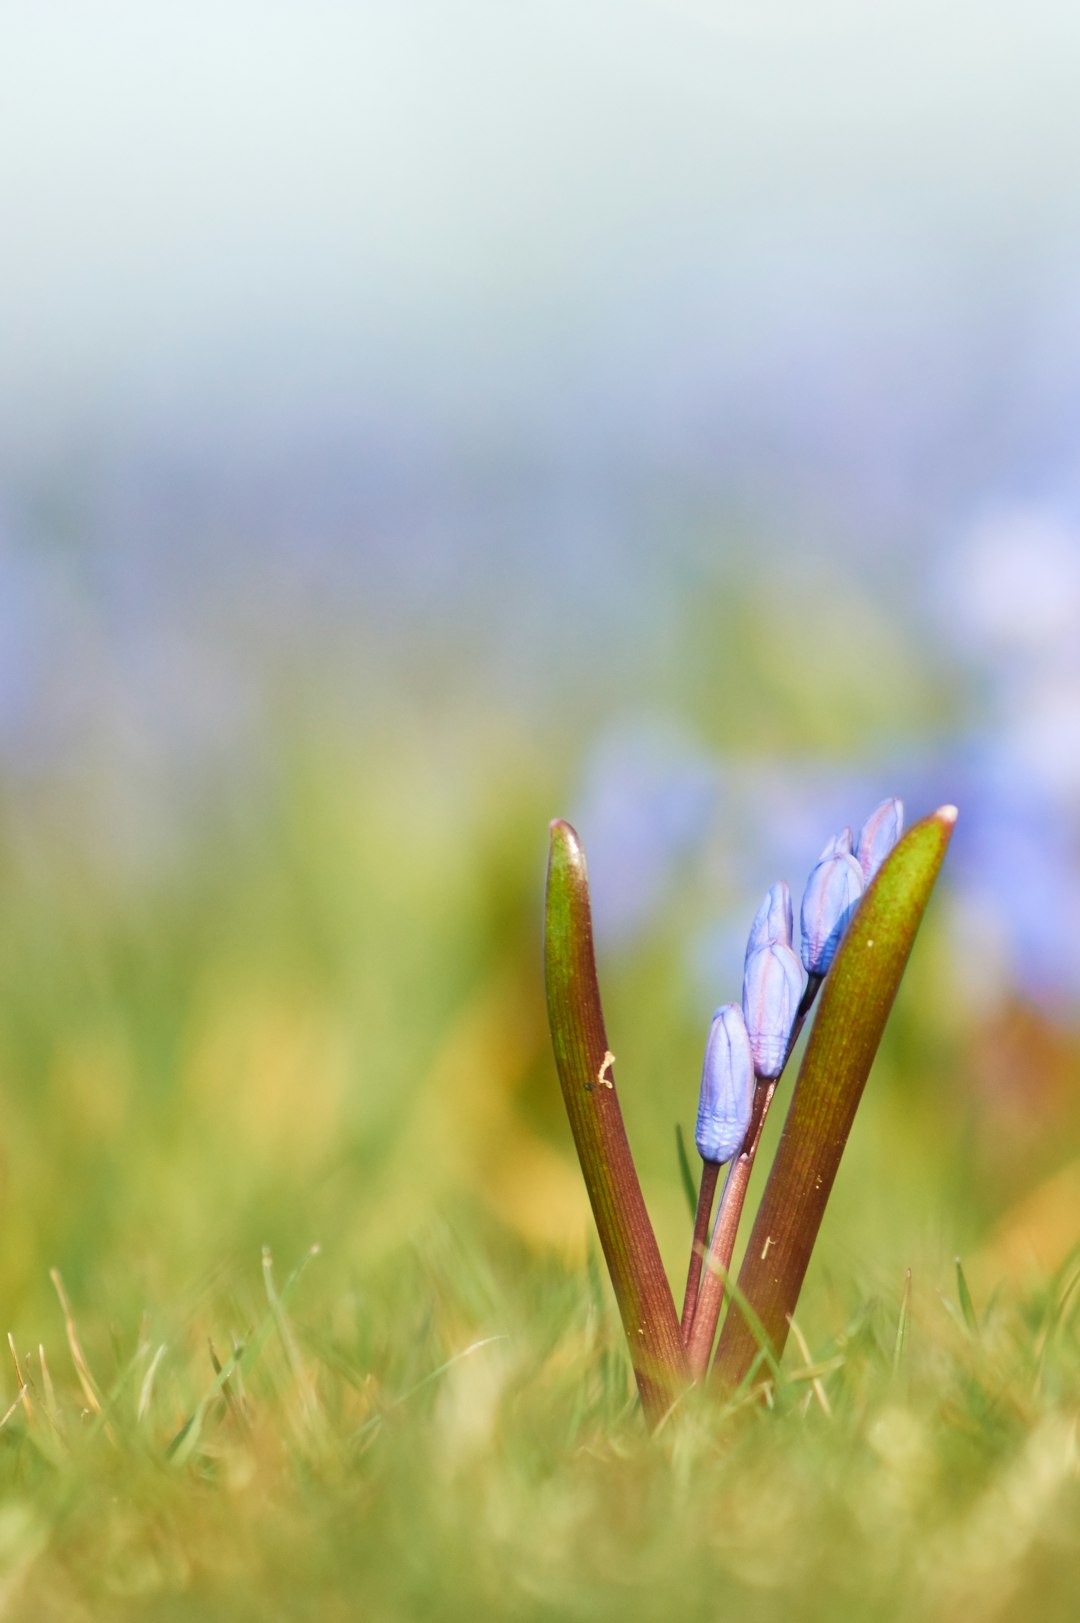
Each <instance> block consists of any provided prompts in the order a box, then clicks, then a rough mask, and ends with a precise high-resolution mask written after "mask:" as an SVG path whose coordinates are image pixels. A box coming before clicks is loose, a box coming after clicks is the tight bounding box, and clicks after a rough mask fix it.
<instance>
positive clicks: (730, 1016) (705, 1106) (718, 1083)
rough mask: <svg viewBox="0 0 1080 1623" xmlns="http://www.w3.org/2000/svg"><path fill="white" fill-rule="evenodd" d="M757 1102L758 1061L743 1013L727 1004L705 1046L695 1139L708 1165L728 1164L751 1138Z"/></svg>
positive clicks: (714, 1022)
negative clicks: (751, 1113)
mask: <svg viewBox="0 0 1080 1623" xmlns="http://www.w3.org/2000/svg"><path fill="white" fill-rule="evenodd" d="M753 1103H754V1058H753V1054H752V1052H751V1048H750V1037H749V1034H748V1032H747V1029H746V1021H745V1019H744V1018H743V1012H742V1010H741V1009H740V1007H739V1005H738V1004H737V1003H725V1004H724V1005H723V1006H722V1007H721V1008H719V1009H717V1011H716V1013H715V1014H714V1015H713V1017H712V1024H711V1025H710V1027H709V1035H708V1038H707V1039H706V1042H705V1060H704V1063H703V1065H702V1068H701V1093H700V1095H699V1097H698V1113H697V1131H696V1134H695V1141H696V1143H697V1147H698V1154H699V1155H700V1156H701V1158H702V1160H703V1161H715V1162H717V1163H718V1164H719V1165H721V1166H722V1165H723V1163H724V1162H725V1161H730V1160H731V1157H732V1156H733V1155H734V1154H735V1153H736V1151H737V1150H738V1149H739V1147H740V1145H741V1144H742V1141H743V1139H744V1138H745V1137H746V1129H747V1127H748V1126H749V1125H750V1112H751V1110H752V1108H753Z"/></svg>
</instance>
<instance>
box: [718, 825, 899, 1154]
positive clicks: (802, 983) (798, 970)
mask: <svg viewBox="0 0 1080 1623" xmlns="http://www.w3.org/2000/svg"><path fill="white" fill-rule="evenodd" d="M903 821H904V808H903V805H902V804H901V802H900V801H899V800H885V801H883V802H882V803H881V805H880V806H878V807H877V809H876V810H875V811H873V812H871V814H870V816H869V817H868V818H867V820H866V822H865V823H864V824H863V826H862V828H861V829H860V830H859V833H858V836H857V837H854V838H853V836H852V832H851V830H850V828H845V829H844V830H843V831H842V832H841V833H840V834H837V835H836V836H835V837H834V838H833V839H831V840H830V841H829V843H828V845H826V847H825V849H824V851H822V853H821V856H820V857H819V858H818V860H817V862H816V863H815V865H814V867H813V869H812V870H811V873H810V877H809V879H808V880H807V883H806V889H805V891H804V893H803V899H802V907H801V909H800V933H801V937H802V941H801V948H802V951H801V955H797V954H796V952H795V948H794V944H793V941H794V916H793V913H792V906H791V892H790V890H789V889H788V887H787V885H786V884H785V883H784V881H783V880H781V881H780V882H779V883H778V884H775V885H773V886H772V887H771V889H770V890H769V893H768V895H767V896H766V897H765V900H764V901H763V902H762V904H761V906H760V907H759V908H758V911H757V913H756V915H755V917H754V922H753V924H752V925H751V927H750V936H749V939H748V941H747V944H746V961H745V964H744V966H743V986H742V1004H741V1006H740V1005H739V1004H738V1003H725V1004H724V1005H723V1007H722V1008H719V1009H717V1011H716V1013H715V1014H714V1015H713V1019H712V1024H711V1026H710V1028H709V1036H708V1040H707V1041H706V1044H705V1062H704V1065H703V1067H702V1073H701V1094H700V1097H699V1102H698V1116H697V1132H696V1135H695V1137H696V1142H697V1148H698V1153H699V1154H700V1156H701V1158H702V1160H703V1161H707V1162H712V1163H714V1164H716V1165H723V1163H724V1162H725V1161H730V1160H731V1158H732V1156H734V1155H736V1154H737V1153H738V1151H739V1150H740V1149H741V1147H742V1144H743V1141H744V1139H745V1137H746V1133H747V1129H748V1127H749V1125H750V1118H751V1115H752V1112H753V1104H754V1090H755V1085H756V1080H758V1079H760V1080H763V1081H764V1080H768V1081H775V1079H776V1078H777V1077H779V1075H780V1073H781V1071H782V1070H783V1069H784V1066H785V1064H786V1063H787V1058H788V1055H789V1053H790V1052H791V1047H792V1044H793V1043H794V1040H795V1037H796V1036H797V1034H798V1031H797V1028H798V1025H799V1023H800V1022H801V1020H802V1019H803V1018H804V1017H805V1015H806V1013H807V1011H808V1009H809V1007H810V1004H811V1003H812V1002H813V999H814V995H815V993H816V992H817V989H818V987H819V986H820V984H821V981H822V979H823V977H824V976H825V974H826V973H827V971H828V968H829V965H830V964H831V963H832V961H833V958H834V956H835V954H836V949H837V947H838V946H839V945H840V941H841V939H842V937H843V935H844V931H845V930H846V929H847V926H848V923H849V922H850V920H851V917H852V914H853V913H854V911H855V909H856V907H857V906H858V904H859V900H860V898H861V896H862V894H863V891H864V890H865V889H866V887H867V885H868V884H869V883H870V881H871V880H872V879H873V877H874V875H875V874H876V873H877V870H878V869H879V868H880V866H881V864H882V862H883V861H884V860H885V858H886V856H887V855H888V853H889V852H890V851H891V850H892V848H893V846H894V845H895V844H896V842H897V840H898V839H899V838H900V834H901V831H902V829H903Z"/></svg>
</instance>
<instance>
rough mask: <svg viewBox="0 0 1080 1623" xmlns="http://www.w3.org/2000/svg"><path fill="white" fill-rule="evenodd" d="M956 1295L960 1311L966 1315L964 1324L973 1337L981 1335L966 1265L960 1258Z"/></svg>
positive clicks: (957, 1260) (957, 1261) (957, 1269)
mask: <svg viewBox="0 0 1080 1623" xmlns="http://www.w3.org/2000/svg"><path fill="white" fill-rule="evenodd" d="M956 1295H957V1299H958V1300H959V1303H960V1311H961V1313H962V1314H963V1315H964V1323H965V1324H966V1325H967V1327H968V1329H969V1330H970V1331H971V1333H972V1335H973V1336H977V1335H978V1333H979V1315H978V1314H977V1313H976V1311H975V1303H974V1302H973V1301H972V1300H971V1292H970V1291H969V1290H968V1282H967V1279H966V1277H965V1275H964V1265H963V1263H962V1262H961V1261H960V1258H959V1257H957V1259H956Z"/></svg>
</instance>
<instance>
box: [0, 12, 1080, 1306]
mask: <svg viewBox="0 0 1080 1623" xmlns="http://www.w3.org/2000/svg"><path fill="white" fill-rule="evenodd" d="M3 32H4V36H5V37H4V49H3V66H2V69H0V73H2V79H3V92H2V95H0V219H2V221H3V253H2V261H0V293H2V296H0V775H2V786H0V1086H2V1088H3V1112H2V1123H3V1126H2V1133H0V1138H2V1151H3V1161H4V1171H3V1176H4V1192H3V1197H2V1199H3V1209H4V1217H3V1223H4V1232H5V1245H4V1255H3V1260H2V1262H0V1284H2V1287H3V1292H4V1299H5V1301H6V1302H7V1303H8V1311H9V1316H10V1317H14V1318H19V1317H21V1318H22V1319H23V1320H24V1322H25V1323H26V1324H27V1326H30V1325H36V1324H37V1322H38V1315H39V1314H40V1313H41V1312H42V1311H44V1310H43V1308H42V1307H41V1305H40V1302H39V1298H40V1297H41V1295H42V1293H47V1292H48V1283H47V1277H46V1276H47V1270H48V1268H49V1266H50V1265H52V1264H54V1263H55V1264H59V1265H60V1266H61V1267H62V1269H63V1270H64V1273H65V1277H66V1278H67V1279H68V1281H69V1284H70V1285H71V1287H72V1288H73V1289H74V1290H76V1291H80V1290H81V1291H82V1292H84V1293H85V1292H88V1291H90V1290H91V1289H92V1290H93V1291H94V1292H95V1294H96V1295H97V1296H98V1298H99V1299H101V1300H103V1301H105V1302H108V1303H113V1302H115V1303H117V1304H123V1303H126V1302H128V1301H131V1302H137V1301H139V1300H142V1299H143V1298H146V1297H153V1296H154V1295H155V1293H157V1294H162V1295H167V1294H169V1293H174V1294H175V1292H176V1291H177V1290H188V1289H190V1290H191V1291H192V1292H193V1293H195V1294H197V1293H198V1291H199V1290H200V1289H201V1288H202V1287H203V1284H204V1283H205V1280H206V1279H207V1278H210V1277H216V1276H217V1274H218V1273H219V1272H220V1271H221V1270H225V1271H226V1272H227V1271H228V1270H229V1269H230V1268H233V1267H237V1268H242V1269H244V1270H249V1269H250V1270H251V1271H254V1270H255V1267H256V1261H257V1255H258V1246H259V1245H260V1244H262V1243H263V1242H265V1241H269V1242H271V1243H273V1244H275V1245H276V1246H277V1247H278V1248H279V1250H280V1252H281V1253H282V1255H284V1256H292V1255H295V1254H297V1253H298V1252H300V1251H302V1250H303V1249H305V1248H306V1247H307V1246H308V1245H309V1244H310V1243H312V1242H313V1241H319V1242H321V1243H322V1245H323V1248H324V1253H327V1254H333V1255H334V1256H336V1257H337V1259H338V1265H339V1266H341V1267H343V1268H348V1267H351V1266H354V1265H355V1266H357V1267H359V1266H361V1265H366V1260H370V1259H371V1258H374V1257H380V1256H387V1257H392V1256H393V1254H394V1249H395V1247H397V1246H399V1245H400V1244H401V1243H402V1241H405V1242H407V1243H410V1244H416V1245H423V1244H424V1243H425V1241H424V1235H425V1233H427V1232H429V1230H428V1228H426V1227H425V1225H430V1224H433V1223H441V1222H451V1223H457V1222H461V1223H465V1224H466V1225H472V1227H470V1228H469V1230H468V1232H470V1234H472V1235H474V1236H475V1235H477V1234H480V1235H483V1234H485V1233H486V1234H489V1235H490V1236H492V1237H493V1239H492V1243H503V1242H505V1243H508V1244H513V1245H515V1246H521V1247H524V1248H526V1249H527V1250H528V1251H530V1252H542V1251H545V1250H551V1249H554V1251H555V1252H556V1253H557V1254H558V1255H561V1256H564V1257H570V1258H576V1257H578V1256H580V1254H581V1252H582V1250H583V1248H584V1245H585V1240H586V1235H587V1233H588V1218H587V1211H586V1208H585V1205H584V1198H583V1195H582V1193H581V1191H580V1188H579V1182H578V1179H577V1174H576V1168H575V1166H574V1163H573V1159H572V1150H571V1146H570V1143H569V1137H568V1133H567V1131H566V1128H565V1125H564V1123H563V1121H562V1119H561V1108H560V1103H559V1099H558V1093H557V1087H556V1082H555V1076H554V1071H553V1067H552V1064H551V1061H550V1058H549V1055H548V1051H547V1046H546V1044H547V1039H546V1032H545V1026H544V1014H543V998H542V985H541V970H540V956H539V931H540V910H541V902H542V891H543V875H544V863H545V858H546V837H547V823H548V820H549V819H550V818H551V817H552V816H555V815H563V816H567V817H569V818H571V820H572V821H574V823H575V824H576V825H577V827H578V828H579V831H580V833H581V835H582V837H583V839H584V841H585V844H586V848H587V851H588V853H589V858H590V868H591V873H592V876H593V885H594V907H595V913H596V924H597V935H598V946H599V951H600V959H601V962H600V971H601V982H602V985H603V987H604V990H605V996H606V999H607V1004H608V1007H607V1014H608V1028H609V1034H610V1036H611V1039H612V1044H613V1047H614V1049H615V1052H616V1054H617V1056H618V1059H619V1068H618V1076H619V1081H620V1089H621V1093H622V1096H623V1099H624V1105H625V1109H626V1113H627V1116H628V1123H629V1127H630V1132H631V1137H632V1140H633V1142H634V1145H635V1149H636V1151H637V1153H638V1157H639V1160H640V1162H641V1166H642V1173H643V1178H644V1181H645V1184H646V1192H647V1195H648V1198H649V1200H650V1203H651V1204H652V1205H653V1206H654V1208H655V1211H656V1215H657V1221H658V1225H659V1228H660V1231H661V1236H662V1241H663V1244H664V1247H665V1251H666V1252H667V1254H668V1255H669V1257H670V1259H671V1263H672V1270H673V1273H678V1272H679V1271H680V1270H681V1268H682V1267H683V1255H684V1248H685V1245H686V1243H687V1238H688V1228H689V1225H688V1218H687V1214H686V1211H685V1206H684V1201H683V1195H682V1192H681V1190H680V1187H679V1180H678V1175H677V1171H676V1160H675V1150H674V1136H673V1129H674V1124H675V1123H676V1122H682V1123H683V1124H684V1125H686V1126H688V1127H689V1126H691V1125H692V1120H693V1114H694V1110H695V1104H696V1092H697V1080H698V1074H699V1068H700V1062H701V1050H702V1045H703V1041H704V1035H705V1031H706V1027H707V1023H708V1019H709V1016H710V1014H711V1012H712V1009H713V1007H714V1006H715V1005H716V1003H718V1002H720V1001H724V1000H726V999H728V998H732V997H735V996H737V993H738V984H739V976H740V974H741V965H742V951H743V941H744V938H745V930H746V928H747V926H748V923H749V920H750V918H751V917H752V916H753V913H754V910H755V908H756V906H757V903H758V901H759V899H760V897H761V895H762V894H763V892H764V890H765V888H766V887H767V885H768V884H770V883H771V882H772V881H773V880H774V879H776V878H779V877H784V878H787V879H788V880H789V882H790V883H791V885H792V888H793V890H794V891H795V892H796V898H797V896H798V893H799V890H800V888H801V885H802V883H803V881H804V879H805V877H806V875H807V873H808V872H809V869H810V867H811V866H812V864H813V861H814V859H815V858H816V856H817V854H818V851H819V850H820V848H821V846H822V845H823V844H824V842H825V840H826V838H827V837H828V836H829V835H830V834H831V833H832V832H834V830H835V829H836V828H838V827H839V826H841V825H842V824H844V823H853V824H854V825H855V826H858V824H859V823H860V822H861V821H862V819H863V818H864V817H865V815H866V814H867V813H868V812H869V811H870V810H871V808H872V807H873V806H874V805H875V804H876V803H877V802H878V801H879V800H881V799H882V798H883V797H884V796H886V795H891V794H898V795H900V796H902V797H903V799H904V801H905V803H906V806H907V809H908V814H909V817H910V818H914V817H916V816H919V815H922V814H923V813H925V812H927V811H930V810H932V809H933V808H934V807H935V806H937V805H939V804H941V803H942V802H945V801H954V802H956V803H957V804H958V805H959V807H960V813H961V816H960V822H959V825H958V831H957V834H956V837H955V840H954V845H953V850H952V852H951V854H950V857H949V859H948V864H947V870H946V874H945V876H944V878H943V881H942V884H941V887H940V890H939V893H938V895H937V897H936V898H935V901H934V904H933V908H932V913H931V916H930V917H929V919H928V921H927V924H926V927H925V930H924V932H923V935H922V937H921V938H920V941H919V944H918V947H917V949H916V953H915V955H914V958H913V961H912V964H911V968H910V970H909V974H908V979H907V981H906V983H905V987H904V989H903V991H902V994H901V998H900V1001H899V1003H898V1005H897V1009H896V1014H895V1016H894V1021H893V1025H892V1029H891V1032H890V1035H889V1037H888V1040H887V1043H886V1047H885V1049H884V1050H883V1053H882V1056H881V1059H880V1061H879V1065H878V1067H877V1070H876V1072H875V1077H874V1079H873V1082H872V1084H871V1088H870V1090H869V1091H868V1096H867V1100H866V1104H865V1106H864V1110H863V1113H862V1116H861V1119H860V1122H859V1124H858V1125H857V1128H856V1132H855V1135H854V1137H853V1141H852V1145H851V1148H850V1150H849V1156H848V1160H847V1162H846V1163H845V1168H844V1171H843V1173H842V1175H841V1178H840V1180H839V1183H838V1186H837V1190H836V1194H835V1198H834V1204H833V1207H832V1209H831V1212H830V1218H829V1221H828V1224H827V1228H826V1231H825V1237H824V1238H823V1242H822V1248H821V1257H820V1260H819V1263H818V1269H819V1274H820V1276H821V1278H822V1279H824V1278H825V1277H826V1276H829V1277H832V1276H833V1275H835V1276H837V1277H839V1276H844V1275H847V1276H850V1274H851V1273H852V1271H853V1270H854V1272H855V1273H856V1275H857V1276H858V1277H859V1278H860V1279H862V1280H864V1281H869V1282H870V1284H871V1285H873V1286H874V1287H875V1288H876V1287H878V1286H880V1287H881V1288H882V1289H886V1290H894V1289H898V1288H899V1281H900V1279H901V1278H902V1269H903V1268H904V1267H906V1266H909V1265H910V1266H914V1267H916V1269H918V1268H922V1269H924V1270H925V1271H926V1272H928V1274H929V1275H930V1277H932V1278H936V1277H937V1274H938V1271H939V1270H941V1269H943V1268H945V1266H946V1263H947V1262H951V1258H952V1255H953V1253H954V1252H956V1251H961V1250H962V1251H964V1252H965V1255H966V1256H967V1257H974V1259H975V1261H974V1263H973V1266H974V1267H976V1268H977V1266H978V1263H979V1259H982V1261H983V1262H984V1264H985V1268H984V1273H985V1277H986V1278H987V1279H989V1280H993V1279H994V1278H996V1277H998V1276H1000V1275H1001V1274H1002V1273H1003V1272H1008V1271H1009V1270H1023V1269H1026V1268H1030V1267H1031V1266H1033V1265H1037V1266H1040V1267H1051V1266H1053V1265H1054V1264H1055V1263H1056V1262H1057V1261H1058V1260H1060V1258H1061V1256H1062V1255H1063V1254H1064V1253H1065V1251H1067V1250H1068V1249H1069V1247H1071V1246H1072V1245H1073V1244H1074V1243H1075V1242H1076V1240H1077V1238H1078V1237H1080V1093H1078V1089H1077V1084H1078V1081H1080V1077H1078V1066H1077V1052H1078V1050H1077V1014H1078V1009H1080V922H1078V921H1080V833H1078V831H1080V636H1078V630H1080V456H1078V451H1080V187H1078V186H1077V184H1076V182H1077V172H1076V163H1075V151H1076V150H1077V147H1076V142H1077V136H1078V134H1080V130H1078V128H1077V126H1078V122H1080V120H1078V114H1077V109H1076V95H1075V80H1076V61H1077V52H1078V50H1080V14H1078V13H1077V12H1076V11H1075V9H1074V8H1071V7H1066V6H1064V5H1054V4H1045V3H1039V0H1036V3H1034V4H1032V5H1028V6H1026V7H1024V8H1023V10H1022V13H1021V12H1020V11H1018V10H1017V8H1015V7H1013V6H1010V5H998V4H994V3H992V0H991V3H987V4H983V5H980V6H979V7H978V14H977V16H976V15H975V13H974V11H973V8H969V7H965V6H955V7H945V8H942V7H939V6H935V7H930V6H929V5H923V4H919V3H912V0H908V3H907V4H906V5H904V6H902V7H901V6H900V5H897V4H894V3H892V0H886V3H885V4H883V5H879V6H875V7H873V8H867V7H865V6H862V5H859V4H855V3H841V0H836V3H828V0H826V3H823V4H819V5H815V6H813V7H810V8H807V7H805V6H801V5H798V4H795V3H794V0H775V3H769V0H766V3H764V4H755V5H749V4H743V3H741V0H737V3H736V0H732V3H721V0H618V3H617V4H616V3H615V0H573V3H570V0H544V3H540V0H521V3H519V4H516V5H514V6H507V5H505V4H498V3H495V0H398V3H396V4H394V5H392V6H390V5H380V4H377V3H375V0H362V3H360V4H353V5H342V4H339V3H335V0H311V3H308V4H306V5H304V6H300V5H298V4H295V3H290V0H275V3H270V4H267V3H265V0H264V3H260V4H258V5H256V4H254V3H253V0H214V4H213V5H211V4H209V3H208V0H191V3H190V4H188V5H186V6H184V7H173V8H168V7H143V8H136V7H132V6H130V5H127V4H125V3H123V0H111V3H110V0H99V3H97V4H95V5H93V6H87V5H85V4H75V3H74V0H68V3H65V0H34V3H32V4H31V3H30V0H9V4H8V5H6V6H5V8H4V30H3ZM777 1114H778V1116H779V1115H780V1114H782V1112H778V1113H777ZM500 1237H501V1238H500ZM477 1243H479V1242H477Z"/></svg>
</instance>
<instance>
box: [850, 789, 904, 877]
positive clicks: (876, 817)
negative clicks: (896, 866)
mask: <svg viewBox="0 0 1080 1623" xmlns="http://www.w3.org/2000/svg"><path fill="white" fill-rule="evenodd" d="M903 832H904V802H903V801H902V800H883V801H882V802H881V805H880V806H878V808H877V809H876V811H872V812H871V813H870V816H869V817H868V818H867V819H866V822H865V823H864V824H863V826H862V828H861V829H860V830H859V838H858V840H857V841H856V842H855V855H856V857H857V858H858V861H859V867H860V868H861V869H862V871H863V875H864V877H865V879H866V883H867V884H869V883H870V881H871V879H873V877H874V875H875V874H876V873H877V871H878V869H879V868H880V867H881V864H882V863H883V862H884V861H885V858H886V857H887V856H888V854H889V852H890V851H891V850H892V848H893V846H894V845H895V844H896V842H897V840H898V839H899V838H900V836H901V834H902V833H903Z"/></svg>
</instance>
